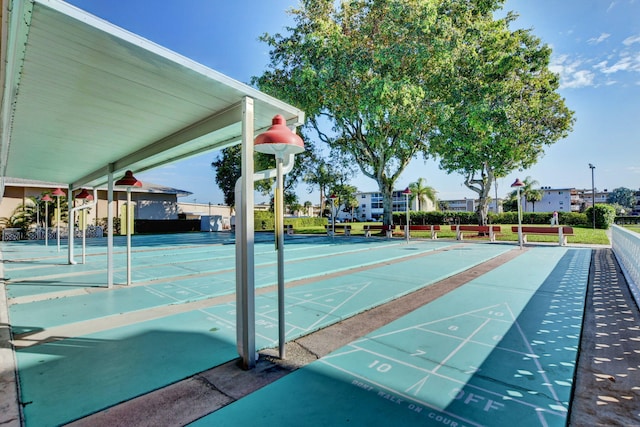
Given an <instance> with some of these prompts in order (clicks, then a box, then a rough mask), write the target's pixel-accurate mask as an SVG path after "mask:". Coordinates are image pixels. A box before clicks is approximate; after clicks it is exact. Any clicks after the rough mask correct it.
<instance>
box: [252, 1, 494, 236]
mask: <svg viewBox="0 0 640 427" xmlns="http://www.w3.org/2000/svg"><path fill="white" fill-rule="evenodd" d="M336 3H337V2H335V1H334V0H302V1H301V3H300V6H299V7H298V8H297V9H293V10H292V11H291V13H292V14H293V16H294V20H295V26H293V27H292V28H289V29H288V30H289V31H288V34H286V35H280V34H276V35H264V36H263V37H262V40H263V41H264V42H266V43H267V44H268V45H269V46H270V47H271V51H270V64H269V68H268V69H267V71H266V72H265V73H264V74H263V75H262V76H260V77H258V78H255V79H254V83H255V84H257V85H258V87H259V88H260V89H261V90H263V91H265V92H267V93H270V94H273V95H275V96H277V97H279V98H282V99H284V100H286V101H288V102H290V103H292V104H295V105H297V106H299V107H300V108H302V109H303V110H305V112H306V114H307V116H308V118H309V120H308V126H309V127H311V128H313V129H314V130H315V131H317V134H318V136H319V138H320V139H321V140H322V141H324V142H326V143H327V144H328V145H329V146H330V147H331V148H333V149H339V150H341V151H342V152H344V153H346V154H347V155H349V156H350V157H351V158H352V159H353V160H354V161H355V163H356V164H357V165H358V166H359V168H360V170H361V172H362V173H363V174H364V175H365V176H367V177H369V178H372V179H374V180H375V181H376V182H377V184H378V186H379V189H380V192H381V193H382V195H383V206H384V213H383V222H384V223H385V224H390V223H391V222H392V192H393V189H394V185H395V182H396V180H397V179H398V177H399V176H400V174H401V173H402V172H403V170H404V169H405V168H406V166H407V165H408V164H409V162H410V161H411V160H412V159H413V158H415V157H417V156H418V155H420V154H425V155H426V156H428V152H429V150H428V135H429V134H430V133H431V132H432V131H433V129H434V127H435V126H436V123H437V117H436V116H437V114H438V113H439V109H440V106H439V104H438V102H437V98H436V90H435V89H436V88H437V87H438V86H440V85H442V79H443V76H446V78H455V76H453V75H452V74H451V73H444V74H443V71H449V70H451V68H452V65H451V64H452V61H453V59H454V54H455V52H456V49H457V47H456V45H457V44H458V43H459V42H460V41H462V40H463V35H464V33H465V29H466V28H467V27H468V26H469V25H470V24H471V23H472V22H473V21H474V20H475V19H478V18H479V17H487V19H490V17H491V14H492V12H493V11H494V10H496V8H497V7H498V6H499V5H501V4H502V0H466V1H460V0H350V1H343V2H341V3H339V4H338V5H336ZM483 19H484V18H483Z"/></svg>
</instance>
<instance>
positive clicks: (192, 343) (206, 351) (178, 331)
mask: <svg viewBox="0 0 640 427" xmlns="http://www.w3.org/2000/svg"><path fill="white" fill-rule="evenodd" d="M343 242H344V241H343ZM343 242H341V243H340V244H331V242H330V241H329V240H328V239H323V240H322V241H316V242H315V243H314V244H312V245H309V244H303V243H299V244H288V245H286V248H287V251H286V253H287V256H286V258H287V260H288V262H287V266H286V276H287V278H288V279H289V278H290V277H294V278H297V277H305V278H308V279H310V283H309V284H307V285H303V286H298V287H294V288H292V289H290V290H288V291H287V311H288V314H287V336H288V337H289V338H293V337H297V336H300V335H303V334H306V333H308V332H310V331H313V330H316V329H319V328H321V327H323V326H326V325H329V324H331V323H333V322H336V321H339V320H340V319H344V318H346V317H349V316H351V315H354V314H356V313H359V312H362V311H364V310H366V309H368V308H370V307H373V306H375V305H379V304H382V303H384V302H386V301H389V300H391V299H393V298H396V297H397V296H399V295H403V294H406V293H407V292H410V291H412V290H414V289H419V288H420V287H423V286H428V285H429V284H432V283H434V282H435V281H437V280H440V279H442V278H444V277H448V276H449V275H451V274H455V273H456V272H459V271H462V270H464V269H467V268H469V267H471V266H473V265H476V264H478V263H481V262H483V261H486V260H488V259H491V258H493V257H495V256H497V255H499V254H501V253H504V252H506V251H509V250H513V246H510V245H491V244H478V245H468V246H461V245H456V244H455V243H454V242H432V241H422V242H417V241H416V242H413V243H412V244H411V245H406V244H404V243H398V242H397V241H396V242H395V243H394V242H391V241H380V240H378V241H373V240H368V241H365V240H364V239H359V240H358V239H356V240H354V241H352V242H351V243H349V244H346V243H343ZM223 247H224V248H226V249H227V251H229V253H230V254H232V253H233V250H234V248H233V246H230V245H224V246H223ZM257 247H260V249H259V251H262V250H263V248H262V246H260V245H258V246H257ZM267 247H270V249H269V251H271V250H272V247H273V246H271V244H270V243H269V244H265V248H264V250H265V252H267V249H266V248H267ZM174 250H176V251H178V250H179V251H187V250H188V249H187V248H180V249H174ZM420 254H423V255H424V256H422V257H420V258H414V256H415V255H420ZM220 255H222V254H220ZM269 256H272V255H269ZM161 259H165V257H161ZM170 259H173V258H170ZM392 260H393V261H395V262H394V263H392V264H389V263H388V261H392ZM187 262H188V261H187ZM372 262H375V263H378V264H379V265H376V266H375V268H371V269H370V270H367V271H365V272H356V273H351V274H349V269H353V268H356V267H360V266H361V265H363V264H371V263H372ZM161 268H162V266H159V267H158V270H160V269H161ZM270 268H271V269H273V270H274V272H270V273H269V275H270V276H269V277H272V276H273V275H274V274H275V265H274V264H271V265H270ZM328 272H342V273H343V275H339V276H338V277H332V278H329V277H328V276H327V273H328ZM87 274H90V273H87ZM224 274H226V273H224ZM313 274H315V276H313ZM265 277H267V275H266V271H265ZM58 280H60V279H58ZM261 280H262V279H261ZM265 280H266V279H265ZM170 281H171V280H170ZM180 283H181V286H184V287H185V288H189V287H190V286H192V285H193V287H195V288H197V289H200V291H201V290H202V286H205V285H204V284H203V283H202V282H200V281H199V280H194V281H193V282H191V281H190V280H188V278H182V279H181V280H180ZM265 283H266V282H265ZM165 285H166V283H165ZM173 285H175V284H173ZM16 286H18V285H16ZM153 286H157V285H153ZM225 286H227V287H232V286H233V284H232V283H228V284H226V285H225ZM136 288H140V289H143V288H144V286H143V287H132V288H128V289H118V290H111V291H108V292H103V293H100V294H99V295H101V298H95V299H93V298H91V299H89V298H85V297H86V296H84V295H83V296H68V297H65V298H60V299H59V300H46V301H38V302H37V303H26V304H15V306H12V307H11V319H12V324H13V325H14V327H15V328H16V330H19V331H23V332H25V331H28V330H33V331H37V330H40V329H42V328H46V327H50V325H59V324H61V323H62V324H65V323H74V322H78V321H82V320H85V319H95V318H100V317H101V316H103V315H106V316H109V315H112V314H113V313H117V312H122V313H126V312H127V311H128V310H132V311H138V310H141V309H144V308H148V307H152V306H155V305H156V304H157V298H158V295H157V293H152V292H148V293H145V292H142V293H140V294H134V290H135V289H136ZM229 289H231V288H229ZM213 290H215V291H217V290H219V289H218V288H215V287H214V288H210V289H209V291H213ZM96 295H97V294H96ZM112 295H124V296H117V297H116V296H112ZM89 296H93V295H89ZM167 301H170V303H175V301H173V300H171V298H167ZM48 304H49V305H50V306H51V307H54V308H55V309H53V310H51V311H47V305H48ZM275 304H276V302H275V296H274V295H273V294H265V295H262V296H259V297H257V298H256V311H257V313H256V324H257V343H258V347H259V348H264V347H268V346H273V345H274V343H275V342H276V339H277V328H276V327H275V325H276V324H275V323H274V322H275V320H274V319H275V317H276V314H275V312H274V309H275ZM21 306H24V307H26V308H19V307H21ZM58 307H64V308H65V310H67V311H61V309H58ZM27 308H28V309H27ZM65 313H67V314H66V315H65ZM103 313H105V314H103ZM61 314H62V315H61ZM15 319H19V321H16V320H15ZM105 321H106V322H108V317H105ZM25 333H28V332H25ZM235 334H236V333H235V304H224V305H217V306H211V307H207V308H204V309H201V310H194V311H190V312H187V313H182V314H176V315H170V316H167V317H164V318H161V319H157V320H153V321H147V322H140V323H135V324H133V325H130V326H126V327H120V328H114V329H110V330H107V331H104V332H100V333H94V334H90V335H85V336H81V337H73V338H67V339H63V340H60V341H56V342H51V343H42V344H40V345H35V346H32V347H27V348H24V349H21V350H19V351H18V352H17V360H18V367H19V378H20V385H21V394H22V400H23V401H25V402H27V404H26V405H25V407H24V414H25V419H26V421H27V425H28V426H46V425H58V424H61V423H65V422H68V421H71V420H73V419H76V418H78V417H81V416H84V415H87V414H90V413H92V412H95V411H97V410H100V409H103V408H106V407H109V406H111V405H114V404H117V403H119V402H122V401H125V400H128V399H131V398H133V397H135V396H138V395H141V394H144V393H147V392H149V391H152V390H154V389H157V388H160V387H164V386H166V385H169V384H171V383H174V382H176V381H179V380H181V379H184V378H186V377H189V376H191V375H194V374H196V373H198V372H201V371H203V370H205V369H208V368H211V367H213V366H217V365H219V364H222V363H224V362H226V361H229V360H232V359H234V358H236V357H237V352H236V345H235ZM27 339H28V337H27Z"/></svg>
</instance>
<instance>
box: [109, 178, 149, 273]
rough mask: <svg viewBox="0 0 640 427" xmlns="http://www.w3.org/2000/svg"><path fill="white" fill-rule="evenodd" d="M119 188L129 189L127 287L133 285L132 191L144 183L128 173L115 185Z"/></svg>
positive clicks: (126, 225)
mask: <svg viewBox="0 0 640 427" xmlns="http://www.w3.org/2000/svg"><path fill="white" fill-rule="evenodd" d="M114 184H115V185H116V186H118V187H127V211H126V214H127V218H126V219H125V223H126V224H125V227H126V229H127V285H130V284H131V227H132V226H133V216H132V215H131V211H132V209H131V189H132V188H133V187H142V182H141V181H138V180H137V179H136V178H135V177H134V176H133V172H131V171H126V172H125V173H124V176H123V177H122V178H121V179H119V180H117V181H116V182H115V183H114Z"/></svg>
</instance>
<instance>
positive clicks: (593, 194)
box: [589, 163, 596, 230]
mask: <svg viewBox="0 0 640 427" xmlns="http://www.w3.org/2000/svg"><path fill="white" fill-rule="evenodd" d="M589 168H590V169H591V202H592V204H591V217H592V218H593V229H594V230H595V229H596V186H595V183H594V182H595V181H594V180H593V170H594V169H595V168H596V167H595V166H594V165H592V164H591V163H589Z"/></svg>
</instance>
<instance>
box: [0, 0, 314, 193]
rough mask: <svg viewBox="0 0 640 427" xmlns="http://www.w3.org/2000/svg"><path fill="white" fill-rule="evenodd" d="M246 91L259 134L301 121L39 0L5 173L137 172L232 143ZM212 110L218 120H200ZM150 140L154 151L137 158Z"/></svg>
mask: <svg viewBox="0 0 640 427" xmlns="http://www.w3.org/2000/svg"><path fill="white" fill-rule="evenodd" d="M43 3H44V4H43ZM9 37H11V35H9ZM245 96H249V97H252V98H253V99H254V100H255V127H256V129H257V130H260V129H264V128H266V127H268V126H269V125H270V123H271V118H272V117H273V115H275V114H283V115H284V116H285V118H286V119H287V120H289V122H290V123H294V124H299V121H300V120H302V118H303V114H302V112H301V111H300V110H298V109H296V108H294V107H291V106H289V105H287V104H285V103H282V102H281V101H278V100H276V99H274V98H271V97H268V96H267V95H264V94H262V93H260V92H258V91H256V90H255V89H253V88H250V87H249V86H246V85H244V84H241V83H239V82H237V81H234V80H232V79H229V78H228V77H225V76H223V75H221V74H219V73H217V72H215V71H213V70H210V69H208V68H206V67H204V66H202V65H200V64H197V63H195V62H192V61H190V60H188V59H186V58H184V57H181V56H179V55H177V54H175V53H173V52H171V51H168V50H166V49H164V48H161V47H159V46H157V45H155V44H153V43H151V42H148V41H147V40H144V39H141V38H139V37H137V36H135V35H133V34H131V33H128V32H126V31H124V30H121V29H119V28H117V27H114V26H112V25H111V24H108V23H106V22H104V21H101V20H99V19H97V18H95V17H93V16H91V15H88V14H86V13H84V12H82V11H80V10H78V9H75V8H73V7H72V6H69V5H67V4H66V3H62V2H59V1H58V0H47V1H44V0H42V3H40V2H39V1H37V2H36V3H35V4H34V6H33V13H32V16H31V22H30V26H29V32H28V37H27V45H26V49H25V55H24V63H23V67H22V73H21V76H20V83H19V90H18V95H17V96H16V99H15V101H14V105H15V108H14V111H13V125H12V129H11V134H10V135H11V136H10V141H2V143H3V144H7V143H9V144H8V147H9V156H8V160H7V167H6V171H5V175H6V176H13V177H17V178H28V179H35V180H43V181H55V182H66V183H73V182H76V181H77V180H78V179H81V178H82V177H85V176H87V175H89V174H91V173H93V172H95V171H99V170H101V169H104V167H105V166H106V165H108V164H112V163H113V164H117V165H120V164H122V165H123V167H131V168H132V169H133V168H135V169H137V170H145V169H148V168H150V167H155V166H157V165H159V164H162V163H166V162H170V161H173V160H175V159H179V158H183V157H187V156H189V155H193V154H194V153H199V152H202V151H206V150H211V149H217V148H220V147H222V146H227V145H230V144H232V143H237V142H238V141H239V139H240V136H241V135H240V130H241V126H240V119H241V116H240V114H239V111H240V110H239V109H238V105H239V103H240V102H241V101H242V99H243V98H244V97H245ZM230 110H231V111H232V112H231V113H226V115H225V113H224V112H229V111H230ZM236 110H237V114H236ZM4 113H6V112H4ZM217 116H221V117H223V119H221V120H217V121H215V120H208V119H209V118H211V117H217ZM230 118H231V119H230ZM185 130H188V131H185ZM172 135H181V138H174V139H173V140H172V139H171V136H172ZM163 141H164V142H163ZM175 141H177V142H175ZM158 144H164V145H162V147H163V149H162V151H161V152H159V151H158V150H151V151H149V153H150V154H149V155H148V156H147V155H145V153H146V150H147V149H148V147H154V146H155V147H158V146H159V145H158ZM135 153H137V155H136V156H134V157H133V160H132V161H127V159H128V158H129V156H131V155H132V154H135ZM98 181H100V180H96V181H95V182H94V183H95V184H98V183H99V182H98ZM102 181H103V180H102ZM103 182H104V181H103Z"/></svg>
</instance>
